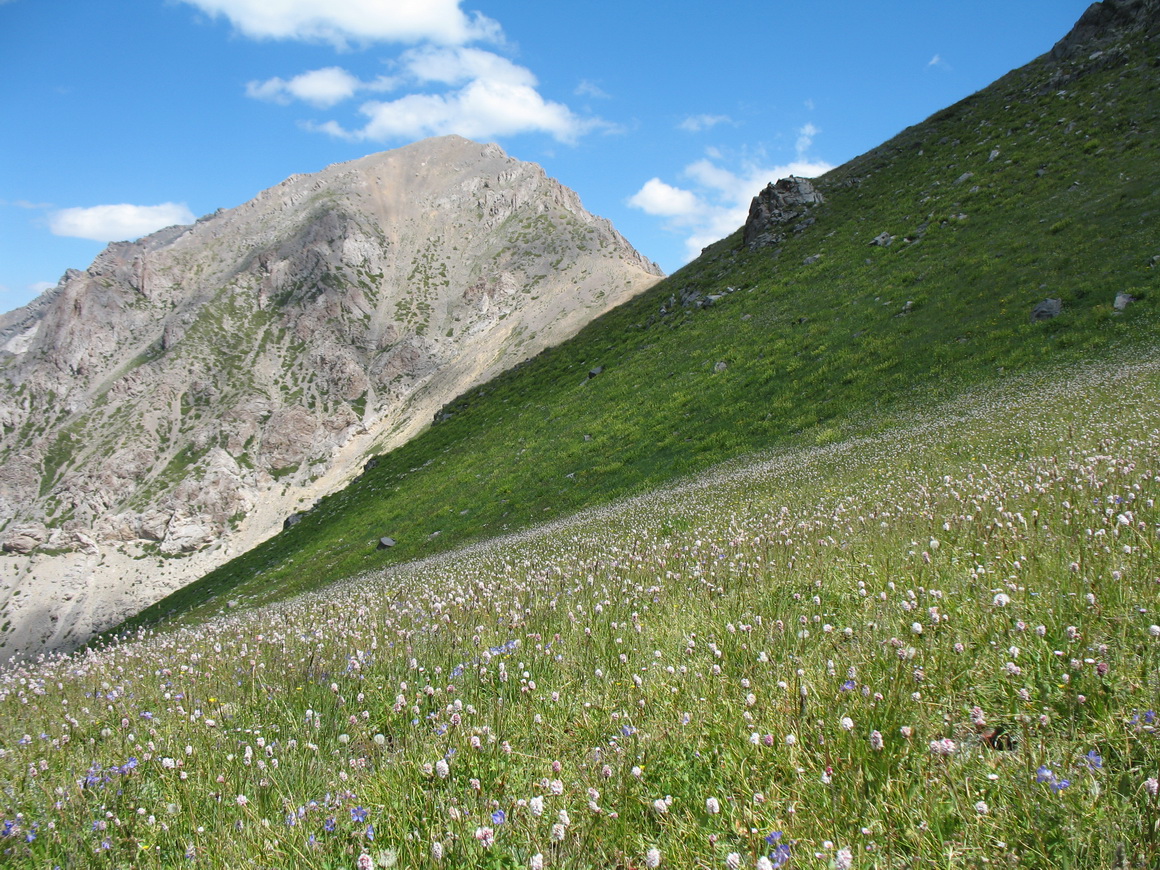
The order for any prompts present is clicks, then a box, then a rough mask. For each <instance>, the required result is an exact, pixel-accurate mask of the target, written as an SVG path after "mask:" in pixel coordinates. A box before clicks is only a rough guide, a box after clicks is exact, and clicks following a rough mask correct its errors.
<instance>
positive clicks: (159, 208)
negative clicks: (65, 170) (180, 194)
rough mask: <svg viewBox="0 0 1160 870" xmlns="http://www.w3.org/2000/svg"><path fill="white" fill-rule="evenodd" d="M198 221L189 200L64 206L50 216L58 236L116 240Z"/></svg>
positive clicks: (50, 223) (52, 226)
mask: <svg viewBox="0 0 1160 870" xmlns="http://www.w3.org/2000/svg"><path fill="white" fill-rule="evenodd" d="M194 220H195V218H194V214H193V212H191V211H190V210H189V208H188V207H187V206H186V205H185V203H176V202H163V203H161V205H129V204H128V203H121V204H119V205H94V206H92V207H90V208H64V209H61V210H60V211H56V212H53V213H52V214H51V215H49V222H48V226H49V229H50V230H52V232H53V234H54V235H57V236H72V237H74V238H78V239H92V240H93V241H95V242H114V241H118V240H122V239H136V238H140V237H141V236H145V235H148V234H149V233H152V232H156V231H157V230H159V229H161V228H163V227H168V226H172V225H173V224H190V223H193V221H194Z"/></svg>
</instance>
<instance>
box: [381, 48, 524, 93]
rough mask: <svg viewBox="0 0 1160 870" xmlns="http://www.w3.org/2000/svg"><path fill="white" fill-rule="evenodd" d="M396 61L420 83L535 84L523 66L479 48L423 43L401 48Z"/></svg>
mask: <svg viewBox="0 0 1160 870" xmlns="http://www.w3.org/2000/svg"><path fill="white" fill-rule="evenodd" d="M399 62H400V63H401V64H402V65H403V67H404V68H405V69H406V70H407V72H408V73H409V74H410V75H411V77H412V78H413V79H414V80H415V81H417V82H420V83H423V84H431V83H435V84H441V85H461V84H464V83H465V82H470V81H474V80H476V79H485V80H488V81H494V82H503V83H505V84H510V85H522V86H525V87H535V85H536V77H535V76H534V75H533V74H532V71H531V70H529V69H527V68H526V67H522V66H517V65H516V64H514V63H512V62H511V61H510V60H508V59H507V58H506V57H501V56H500V55H498V54H495V53H494V52H491V51H484V50H483V49H480V48H436V47H432V46H425V47H423V48H413V49H411V50H410V51H407V52H404V53H403V56H402V57H401V58H400V59H399Z"/></svg>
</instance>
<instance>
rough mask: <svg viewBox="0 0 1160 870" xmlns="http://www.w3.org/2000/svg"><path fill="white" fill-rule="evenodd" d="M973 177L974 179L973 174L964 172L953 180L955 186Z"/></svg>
mask: <svg viewBox="0 0 1160 870" xmlns="http://www.w3.org/2000/svg"><path fill="white" fill-rule="evenodd" d="M974 177H975V173H973V172H964V173H963V174H962V175H960V176H959V177H958V178H956V179H955V184H962V183H963V182H964V181H970V180H971V179H972V178H974Z"/></svg>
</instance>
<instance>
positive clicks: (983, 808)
mask: <svg viewBox="0 0 1160 870" xmlns="http://www.w3.org/2000/svg"><path fill="white" fill-rule="evenodd" d="M975 812H976V813H978V814H979V815H980V816H985V815H987V813H989V812H991V808H990V807H989V806H987V802H986V801H979V802H978V803H977V804H975Z"/></svg>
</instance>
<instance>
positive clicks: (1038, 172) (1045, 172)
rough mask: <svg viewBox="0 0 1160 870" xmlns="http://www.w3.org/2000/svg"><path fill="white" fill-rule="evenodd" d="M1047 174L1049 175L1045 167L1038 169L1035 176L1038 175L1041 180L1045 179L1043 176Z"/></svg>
mask: <svg viewBox="0 0 1160 870" xmlns="http://www.w3.org/2000/svg"><path fill="white" fill-rule="evenodd" d="M1046 174H1047V170H1046V169H1044V168H1043V167H1040V168H1039V169H1036V170H1035V175H1036V176H1037V177H1039V178H1042V177H1043V176H1045V175H1046Z"/></svg>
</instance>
